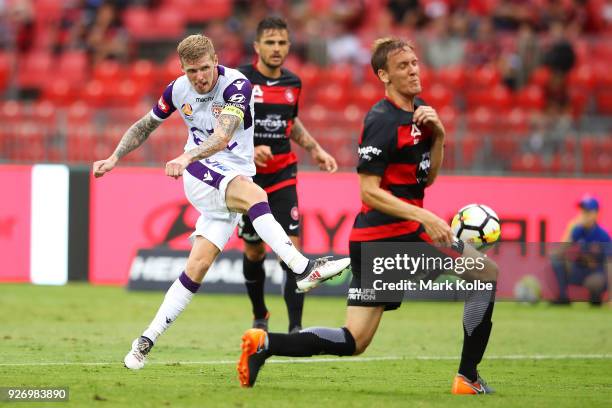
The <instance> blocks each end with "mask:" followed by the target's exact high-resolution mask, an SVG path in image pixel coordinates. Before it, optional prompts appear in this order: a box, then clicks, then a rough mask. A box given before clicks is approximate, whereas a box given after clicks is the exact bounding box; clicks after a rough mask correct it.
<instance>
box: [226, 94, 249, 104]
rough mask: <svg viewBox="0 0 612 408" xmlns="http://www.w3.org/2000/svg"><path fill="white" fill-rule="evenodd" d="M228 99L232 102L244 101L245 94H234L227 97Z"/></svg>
mask: <svg viewBox="0 0 612 408" xmlns="http://www.w3.org/2000/svg"><path fill="white" fill-rule="evenodd" d="M229 101H230V102H232V103H244V101H246V96H244V95H242V94H234V95H232V96H230V97H229Z"/></svg>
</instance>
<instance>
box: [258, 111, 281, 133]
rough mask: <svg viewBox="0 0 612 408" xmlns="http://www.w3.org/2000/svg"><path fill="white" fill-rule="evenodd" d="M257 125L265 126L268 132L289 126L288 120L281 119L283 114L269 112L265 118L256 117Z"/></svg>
mask: <svg viewBox="0 0 612 408" xmlns="http://www.w3.org/2000/svg"><path fill="white" fill-rule="evenodd" d="M255 125H256V126H261V127H263V128H264V129H265V130H266V132H276V131H277V130H279V129H281V128H282V129H284V128H286V127H287V121H286V120H283V119H281V115H277V114H268V115H266V118H265V119H255Z"/></svg>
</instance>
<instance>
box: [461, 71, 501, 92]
mask: <svg viewBox="0 0 612 408" xmlns="http://www.w3.org/2000/svg"><path fill="white" fill-rule="evenodd" d="M468 79H469V81H468V87H471V88H477V89H486V88H491V87H493V86H495V85H497V84H499V82H500V79H501V75H500V73H499V71H498V70H497V69H495V68H492V67H489V66H484V67H481V68H478V69H476V70H473V71H472V72H470V73H469V74H468Z"/></svg>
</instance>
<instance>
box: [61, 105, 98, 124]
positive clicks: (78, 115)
mask: <svg viewBox="0 0 612 408" xmlns="http://www.w3.org/2000/svg"><path fill="white" fill-rule="evenodd" d="M66 114H67V121H68V127H72V126H82V125H84V124H88V123H91V120H92V111H91V109H90V108H89V106H88V105H87V104H86V103H85V102H82V101H77V102H74V103H73V104H71V105H70V106H69V107H68V109H67V112H66Z"/></svg>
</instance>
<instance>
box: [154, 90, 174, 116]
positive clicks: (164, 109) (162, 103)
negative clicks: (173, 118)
mask: <svg viewBox="0 0 612 408" xmlns="http://www.w3.org/2000/svg"><path fill="white" fill-rule="evenodd" d="M173 87H174V81H172V82H171V83H170V85H168V86H167V87H166V89H164V92H163V93H162V95H161V96H160V98H159V100H158V101H157V103H156V104H155V106H153V111H152V113H153V116H154V117H155V118H157V119H160V120H165V119H167V118H168V117H169V116H170V115H172V112H174V111H175V110H176V107H175V106H174V104H173V103H172V88H173Z"/></svg>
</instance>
